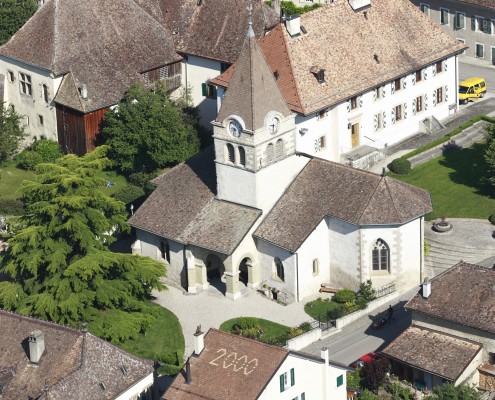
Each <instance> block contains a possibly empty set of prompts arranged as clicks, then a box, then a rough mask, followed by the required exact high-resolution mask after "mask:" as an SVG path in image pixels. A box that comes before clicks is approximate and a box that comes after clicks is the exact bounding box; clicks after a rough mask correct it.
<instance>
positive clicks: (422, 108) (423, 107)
mask: <svg viewBox="0 0 495 400" xmlns="http://www.w3.org/2000/svg"><path fill="white" fill-rule="evenodd" d="M418 99H421V100H420V103H418ZM414 100H415V102H416V104H415V107H416V114H419V113H422V112H423V111H424V110H425V105H424V100H425V99H424V96H416V98H415V99H414ZM418 104H421V110H418Z"/></svg>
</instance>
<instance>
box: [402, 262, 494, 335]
mask: <svg viewBox="0 0 495 400" xmlns="http://www.w3.org/2000/svg"><path fill="white" fill-rule="evenodd" d="M494 288H495V270H493V269H488V268H485V267H481V266H479V265H474V264H469V263H466V262H463V261H461V262H459V263H458V264H456V265H454V266H453V267H452V268H450V269H448V270H447V271H445V272H443V273H442V274H440V275H437V276H436V277H434V278H433V279H432V280H431V294H430V296H429V297H428V298H427V299H424V298H423V296H422V295H421V294H420V293H418V294H416V295H415V296H414V297H413V298H412V299H411V300H409V302H408V303H407V304H406V305H405V307H406V308H407V309H410V310H413V311H417V312H421V313H423V314H428V315H431V316H433V317H437V318H441V319H444V320H447V321H451V322H455V323H457V324H459V325H465V326H469V327H472V328H476V329H480V330H483V331H487V332H491V333H495V290H494Z"/></svg>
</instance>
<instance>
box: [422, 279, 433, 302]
mask: <svg viewBox="0 0 495 400" xmlns="http://www.w3.org/2000/svg"><path fill="white" fill-rule="evenodd" d="M421 294H422V296H423V299H427V298H428V297H430V294H431V282H430V280H429V279H428V277H426V278H425V280H424V282H423V283H422V284H421Z"/></svg>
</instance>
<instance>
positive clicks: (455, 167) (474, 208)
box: [390, 143, 495, 219]
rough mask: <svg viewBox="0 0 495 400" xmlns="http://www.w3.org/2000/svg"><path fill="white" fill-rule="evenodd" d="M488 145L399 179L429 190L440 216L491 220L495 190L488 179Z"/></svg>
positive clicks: (443, 158)
mask: <svg viewBox="0 0 495 400" xmlns="http://www.w3.org/2000/svg"><path fill="white" fill-rule="evenodd" d="M484 151H485V144H484V143H476V144H474V145H473V146H471V147H469V148H466V149H462V150H460V151H451V152H448V153H446V154H444V155H442V156H440V157H437V158H435V159H433V160H431V161H428V162H426V163H424V164H421V165H419V166H417V167H415V168H414V169H413V170H412V171H411V172H410V173H409V174H408V175H402V176H399V175H395V174H392V173H390V176H393V177H394V178H396V179H399V180H401V181H403V182H407V183H410V184H411V185H414V186H418V187H421V188H423V189H426V190H428V191H429V192H430V194H431V199H432V202H433V210H434V213H435V214H436V216H438V217H440V216H445V217H447V218H448V217H451V218H480V219H487V218H488V216H489V215H490V214H493V213H495V199H494V198H493V196H494V193H495V191H494V189H493V188H492V187H491V186H490V185H489V184H488V183H487V182H486V180H485V179H484V177H485V171H486V166H485V162H484Z"/></svg>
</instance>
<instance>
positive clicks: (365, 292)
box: [358, 279, 376, 303]
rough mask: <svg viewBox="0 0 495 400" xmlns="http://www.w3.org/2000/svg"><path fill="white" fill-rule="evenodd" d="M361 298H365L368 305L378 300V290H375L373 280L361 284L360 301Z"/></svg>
mask: <svg viewBox="0 0 495 400" xmlns="http://www.w3.org/2000/svg"><path fill="white" fill-rule="evenodd" d="M359 298H363V299H364V301H365V302H366V303H369V302H370V301H372V300H375V299H376V290H375V289H373V282H371V279H368V280H367V281H366V282H361V283H360V285H359V291H358V300H359Z"/></svg>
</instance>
